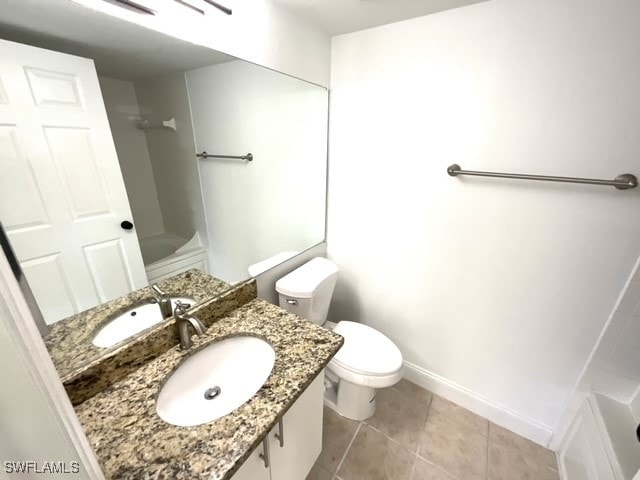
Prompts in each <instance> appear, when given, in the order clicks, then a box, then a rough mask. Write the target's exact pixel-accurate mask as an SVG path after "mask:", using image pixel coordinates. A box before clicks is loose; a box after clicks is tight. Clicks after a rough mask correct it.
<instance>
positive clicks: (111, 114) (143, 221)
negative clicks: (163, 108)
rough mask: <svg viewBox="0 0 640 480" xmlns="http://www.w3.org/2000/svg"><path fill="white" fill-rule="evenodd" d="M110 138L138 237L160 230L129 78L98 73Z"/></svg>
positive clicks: (158, 212)
mask: <svg viewBox="0 0 640 480" xmlns="http://www.w3.org/2000/svg"><path fill="white" fill-rule="evenodd" d="M98 79H99V81H100V89H101V90H102V98H103V99H104V103H105V107H106V109H107V117H108V118H109V126H110V127H111V134H112V135H113V142H114V143H115V146H116V152H117V153H118V161H119V162H120V169H121V170H122V176H123V178H124V184H125V187H126V189H127V197H129V204H130V206H131V211H132V213H133V221H134V223H135V228H136V233H137V235H138V237H139V238H145V237H149V236H151V235H156V234H158V233H162V232H163V231H164V226H163V224H162V213H161V212H160V204H159V203H158V192H157V191H156V184H155V181H154V179H153V170H152V168H151V159H150V158H149V151H148V149H147V140H146V139H145V135H144V131H142V130H139V129H137V128H136V121H137V120H139V119H140V108H139V106H138V99H137V97H136V92H135V89H134V86H133V83H132V82H127V81H125V80H117V79H115V78H107V77H98Z"/></svg>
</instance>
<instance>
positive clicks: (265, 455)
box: [259, 435, 271, 468]
mask: <svg viewBox="0 0 640 480" xmlns="http://www.w3.org/2000/svg"><path fill="white" fill-rule="evenodd" d="M259 457H260V458H261V459H262V461H263V462H264V468H269V464H270V463H271V455H270V454H269V435H267V436H266V437H264V440H262V453H261V454H260V455H259Z"/></svg>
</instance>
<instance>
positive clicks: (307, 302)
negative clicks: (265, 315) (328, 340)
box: [276, 257, 338, 325]
mask: <svg viewBox="0 0 640 480" xmlns="http://www.w3.org/2000/svg"><path fill="white" fill-rule="evenodd" d="M337 280H338V267H337V266H336V264H335V263H333V262H332V261H331V260H327V259H326V258H322V257H316V258H314V259H313V260H310V261H308V262H307V263H305V264H304V265H302V266H301V267H298V268H296V269H295V270H294V271H293V272H291V273H289V274H288V275H285V276H284V277H282V278H281V279H280V280H278V281H277V282H276V291H277V292H278V296H279V297H280V307H282V308H284V309H285V310H288V311H290V312H292V313H295V314H296V315H300V316H301V317H303V318H306V319H307V320H311V321H312V322H314V323H317V324H318V325H322V324H323V323H324V322H325V320H326V319H327V313H328V312H329V304H330V303H331V295H333V289H334V287H335V286H336V281H337Z"/></svg>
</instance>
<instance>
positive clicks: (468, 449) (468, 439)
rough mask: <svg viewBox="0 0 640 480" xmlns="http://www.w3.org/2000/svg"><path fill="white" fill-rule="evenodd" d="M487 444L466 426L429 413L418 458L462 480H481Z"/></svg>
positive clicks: (434, 412)
mask: <svg viewBox="0 0 640 480" xmlns="http://www.w3.org/2000/svg"><path fill="white" fill-rule="evenodd" d="M487 442H488V440H487V437H485V436H484V435H481V434H479V433H477V432H476V431H474V430H473V429H472V428H471V427H470V426H469V425H467V424H462V423H458V422H455V421H453V420H451V419H450V418H449V417H448V416H445V415H443V414H442V413H440V412H438V411H435V410H430V411H429V415H428V417H427V423H426V425H425V428H424V430H423V431H422V434H421V436H420V441H419V447H418V455H420V456H421V457H423V458H425V459H426V460H428V461H430V462H431V463H434V464H435V465H437V466H438V467H441V468H443V469H444V470H446V471H447V472H449V473H450V474H452V475H454V476H456V477H458V478H459V479H461V480H480V479H484V478H485V473H486V468H487Z"/></svg>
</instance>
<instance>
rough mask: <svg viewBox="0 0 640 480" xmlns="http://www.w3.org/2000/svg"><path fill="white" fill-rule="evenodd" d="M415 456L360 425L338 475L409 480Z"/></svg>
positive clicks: (352, 479) (345, 479)
mask: <svg viewBox="0 0 640 480" xmlns="http://www.w3.org/2000/svg"><path fill="white" fill-rule="evenodd" d="M414 459H415V455H413V454H412V453H411V452H409V451H408V450H406V449H405V448H404V447H402V446H400V445H399V444H397V443H395V442H393V441H392V440H389V439H388V438H387V437H385V436H384V435H383V434H381V433H380V432H376V431H375V430H373V429H372V428H371V427H368V426H367V425H363V426H362V427H361V428H360V430H359V431H358V434H357V435H356V439H355V440H354V441H353V444H352V445H351V448H350V449H349V452H348V453H347V456H346V458H345V459H344V462H343V463H342V466H341V467H340V470H339V471H338V476H339V477H340V478H341V479H343V480H409V479H410V477H411V469H412V467H413V462H414Z"/></svg>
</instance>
